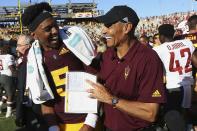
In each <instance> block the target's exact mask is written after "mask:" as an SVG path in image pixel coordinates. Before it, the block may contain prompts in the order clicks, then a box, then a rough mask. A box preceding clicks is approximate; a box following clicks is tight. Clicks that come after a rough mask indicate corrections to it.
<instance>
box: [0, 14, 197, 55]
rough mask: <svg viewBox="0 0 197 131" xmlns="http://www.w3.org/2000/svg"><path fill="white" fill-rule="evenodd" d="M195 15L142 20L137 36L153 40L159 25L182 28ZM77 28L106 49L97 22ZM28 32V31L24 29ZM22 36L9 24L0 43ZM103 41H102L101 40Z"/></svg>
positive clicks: (15, 26)
mask: <svg viewBox="0 0 197 131" xmlns="http://www.w3.org/2000/svg"><path fill="white" fill-rule="evenodd" d="M193 14H197V13H196V12H195V11H190V12H177V13H173V14H168V15H162V16H151V17H146V18H141V19H140V22H139V24H138V26H137V29H136V32H135V33H136V36H138V37H139V38H140V37H141V36H146V37H147V38H150V39H153V37H154V35H156V34H157V33H158V32H157V29H158V27H159V25H162V24H172V25H174V27H175V28H176V29H179V28H182V27H181V25H180V27H179V24H180V23H181V22H184V21H186V20H187V19H188V18H189V17H190V16H192V15H193ZM60 25H61V26H64V25H76V23H75V22H68V23H66V24H65V23H62V24H60ZM77 26H79V27H82V28H83V29H84V30H85V31H86V32H87V33H88V34H89V36H90V37H91V38H92V40H93V42H94V43H96V44H97V45H98V50H99V51H103V50H105V47H104V46H103V44H104V40H102V39H101V38H102V36H101V30H102V28H103V25H102V24H100V23H96V22H80V23H77ZM24 30H26V29H24ZM19 34H20V26H19V24H18V23H16V24H9V23H8V24H7V25H5V26H3V27H1V28H0V41H9V40H15V41H16V39H17V36H18V35H19ZM100 39H101V40H100ZM0 43H1V42H0Z"/></svg>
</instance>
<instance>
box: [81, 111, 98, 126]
mask: <svg viewBox="0 0 197 131" xmlns="http://www.w3.org/2000/svg"><path fill="white" fill-rule="evenodd" d="M97 118H98V116H97V115H96V114H90V113H88V115H87V116H86V119H85V122H84V124H86V125H89V126H91V127H93V128H95V127H96V122H97Z"/></svg>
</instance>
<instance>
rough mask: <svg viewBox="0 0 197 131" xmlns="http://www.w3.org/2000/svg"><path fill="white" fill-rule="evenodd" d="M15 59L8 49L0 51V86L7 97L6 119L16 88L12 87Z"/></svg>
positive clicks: (10, 109)
mask: <svg viewBox="0 0 197 131" xmlns="http://www.w3.org/2000/svg"><path fill="white" fill-rule="evenodd" d="M15 71H16V70H15V59H14V57H13V56H12V55H10V52H9V49H8V48H7V47H6V46H3V47H2V48H1V50H0V85H1V86H2V87H3V88H4V90H5V91H6V95H7V102H6V103H7V112H6V116H5V117H6V118H8V117H10V116H11V114H12V108H13V101H14V97H15V91H16V86H15V85H14V77H13V74H14V73H15ZM2 104H3V101H0V110H1V108H2Z"/></svg>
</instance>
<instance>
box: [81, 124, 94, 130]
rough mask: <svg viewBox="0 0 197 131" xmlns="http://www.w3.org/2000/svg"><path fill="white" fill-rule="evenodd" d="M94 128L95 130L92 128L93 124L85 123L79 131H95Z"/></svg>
mask: <svg viewBox="0 0 197 131" xmlns="http://www.w3.org/2000/svg"><path fill="white" fill-rule="evenodd" d="M93 130H94V128H92V127H91V126H88V125H86V124H83V126H82V127H81V129H80V130H79V131H93Z"/></svg>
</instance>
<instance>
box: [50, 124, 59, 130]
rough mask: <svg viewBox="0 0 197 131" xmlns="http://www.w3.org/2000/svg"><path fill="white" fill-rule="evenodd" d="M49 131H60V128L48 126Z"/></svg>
mask: <svg viewBox="0 0 197 131" xmlns="http://www.w3.org/2000/svg"><path fill="white" fill-rule="evenodd" d="M49 131H60V128H59V126H57V125H54V126H50V127H49Z"/></svg>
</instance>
